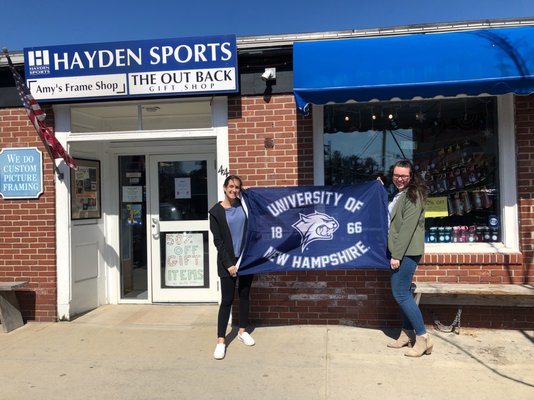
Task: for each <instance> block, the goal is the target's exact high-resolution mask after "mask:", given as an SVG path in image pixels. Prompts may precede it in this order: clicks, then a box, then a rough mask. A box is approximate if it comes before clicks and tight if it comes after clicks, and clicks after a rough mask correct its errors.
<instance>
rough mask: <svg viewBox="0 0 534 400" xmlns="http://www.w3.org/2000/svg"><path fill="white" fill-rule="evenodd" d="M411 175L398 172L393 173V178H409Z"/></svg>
mask: <svg viewBox="0 0 534 400" xmlns="http://www.w3.org/2000/svg"><path fill="white" fill-rule="evenodd" d="M409 177H410V175H397V174H393V178H394V179H408V178H409Z"/></svg>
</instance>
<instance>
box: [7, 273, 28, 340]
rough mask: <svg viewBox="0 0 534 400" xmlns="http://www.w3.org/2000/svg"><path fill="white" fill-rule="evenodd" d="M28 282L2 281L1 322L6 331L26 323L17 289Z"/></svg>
mask: <svg viewBox="0 0 534 400" xmlns="http://www.w3.org/2000/svg"><path fill="white" fill-rule="evenodd" d="M27 284H28V282H0V323H1V324H2V329H3V330H4V332H11V331H12V330H13V329H17V328H18V327H21V326H22V325H24V321H23V320H22V314H21V313H20V308H19V302H18V300H17V296H16V295H15V289H19V288H21V287H24V286H26V285H27Z"/></svg>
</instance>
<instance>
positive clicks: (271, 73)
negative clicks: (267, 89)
mask: <svg viewBox="0 0 534 400" xmlns="http://www.w3.org/2000/svg"><path fill="white" fill-rule="evenodd" d="M261 79H263V80H264V81H269V80H271V79H276V68H265V72H264V73H263V74H261Z"/></svg>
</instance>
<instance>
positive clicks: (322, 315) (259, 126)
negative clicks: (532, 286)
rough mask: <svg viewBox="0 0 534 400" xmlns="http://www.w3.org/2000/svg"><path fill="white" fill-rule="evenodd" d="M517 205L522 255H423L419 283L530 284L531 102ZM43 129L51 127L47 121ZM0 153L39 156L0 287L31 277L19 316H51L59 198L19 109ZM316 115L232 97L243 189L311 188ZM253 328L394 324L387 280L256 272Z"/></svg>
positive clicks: (516, 324)
mask: <svg viewBox="0 0 534 400" xmlns="http://www.w3.org/2000/svg"><path fill="white" fill-rule="evenodd" d="M516 124H517V169H518V196H519V198H518V207H519V214H520V221H519V222H520V245H521V249H522V253H520V254H511V255H502V254H439V255H438V254H427V255H425V257H424V259H423V261H422V263H421V266H420V267H419V269H418V272H417V275H416V280H417V281H438V282H466V283H533V282H534V268H533V257H534V219H533V216H534V200H533V198H534V178H533V176H534V95H533V96H528V97H516ZM49 126H53V123H52V121H49ZM0 133H1V135H2V136H1V137H2V147H30V146H32V147H33V146H36V147H38V148H39V149H40V150H41V151H42V152H43V160H44V167H43V168H44V174H43V175H44V193H43V194H42V195H41V196H40V198H39V199H35V200H4V199H1V200H0V220H1V221H2V223H1V224H0V232H1V234H2V237H3V240H2V243H1V244H0V280H1V281H19V280H27V281H29V282H30V285H29V286H28V287H27V288H26V289H24V290H21V291H18V298H19V301H20V303H21V308H22V311H23V315H24V318H25V319H26V320H36V321H54V320H56V319H57V311H56V304H57V299H56V296H57V279H56V255H55V251H56V250H55V249H56V243H55V240H56V239H55V195H54V182H53V173H52V168H53V164H52V162H51V160H50V158H49V157H48V154H47V153H46V151H45V149H44V147H43V145H42V143H41V141H40V140H39V138H38V136H37V134H36V132H35V130H34V129H33V127H32V126H31V125H30V124H29V122H28V118H27V116H26V114H25V112H24V110H23V109H22V108H14V109H3V110H0ZM312 136H313V134H312V118H311V117H303V116H301V115H299V114H297V112H296V107H295V103H294V98H293V96H292V95H277V96H272V97H269V98H263V97H237V96H236V97H233V98H230V99H229V151H230V172H231V173H236V174H239V175H241V176H242V177H243V178H244V180H245V184H246V185H247V186H291V185H311V184H313V144H312V143H313V137H312ZM251 300H252V301H251V304H252V309H251V319H252V320H253V321H254V322H255V323H259V324H270V325H281V324H284V325H285V324H348V325H350V324H353V325H359V326H372V327H379V326H380V327H383V326H397V325H398V324H399V321H400V320H399V311H398V308H397V306H396V304H395V302H394V301H393V299H392V296H391V294H390V287H389V273H388V271H382V270H341V271H329V272H325V271H323V272H316V271H304V272H294V273H293V272H290V273H273V274H264V275H258V276H257V277H256V278H255V283H254V286H253V294H252V299H251ZM423 312H424V314H425V320H426V321H427V322H428V323H430V322H431V321H432V320H433V319H435V318H438V319H441V320H442V321H443V322H444V323H448V322H450V321H451V320H452V318H453V317H454V315H455V312H456V309H455V308H453V307H444V306H423ZM462 325H463V326H477V327H492V328H521V329H534V310H533V309H531V308H505V307H465V308H464V313H463V316H462Z"/></svg>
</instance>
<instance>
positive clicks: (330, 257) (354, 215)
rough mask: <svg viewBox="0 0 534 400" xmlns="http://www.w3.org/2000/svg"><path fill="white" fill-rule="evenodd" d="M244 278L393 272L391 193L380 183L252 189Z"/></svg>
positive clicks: (248, 201)
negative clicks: (316, 272) (390, 258)
mask: <svg viewBox="0 0 534 400" xmlns="http://www.w3.org/2000/svg"><path fill="white" fill-rule="evenodd" d="M242 197H243V200H244V205H245V208H246V210H247V213H248V218H249V223H248V230H247V238H246V244H245V249H244V251H243V254H242V255H241V258H240V260H239V274H240V275H247V274H256V273H263V272H273V271H299V270H331V269H344V268H389V261H388V259H387V257H386V248H387V229H388V228H387V224H388V222H387V212H388V211H387V193H386V191H385V189H384V187H383V186H382V184H381V183H380V182H378V181H372V182H367V183H364V184H360V185H351V186H300V187H273V188H251V189H247V190H245V191H243V192H242Z"/></svg>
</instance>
